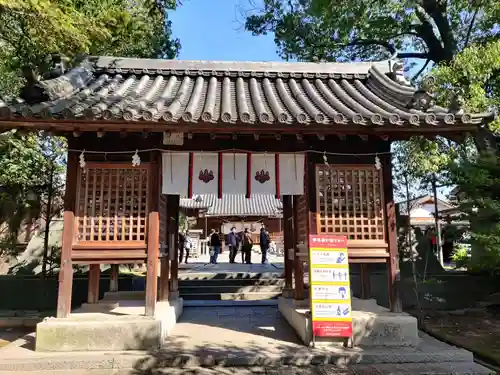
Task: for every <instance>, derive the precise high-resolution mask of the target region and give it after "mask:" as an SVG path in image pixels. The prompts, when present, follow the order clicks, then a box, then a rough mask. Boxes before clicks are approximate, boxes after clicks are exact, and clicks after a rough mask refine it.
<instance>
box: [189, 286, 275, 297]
mask: <svg viewBox="0 0 500 375" xmlns="http://www.w3.org/2000/svg"><path fill="white" fill-rule="evenodd" d="M179 291H180V294H181V296H183V295H185V294H198V293H201V294H207V293H221V294H225V293H252V292H273V293H274V292H276V293H281V292H282V291H283V286H282V285H244V286H242V285H195V286H187V285H183V284H180V285H179Z"/></svg>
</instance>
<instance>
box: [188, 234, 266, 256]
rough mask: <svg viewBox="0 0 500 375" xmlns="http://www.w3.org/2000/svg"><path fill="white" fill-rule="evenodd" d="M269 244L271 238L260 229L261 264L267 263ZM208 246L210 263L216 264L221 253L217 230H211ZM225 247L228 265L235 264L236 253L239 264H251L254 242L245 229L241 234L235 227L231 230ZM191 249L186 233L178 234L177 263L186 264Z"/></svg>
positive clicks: (220, 240) (190, 241)
mask: <svg viewBox="0 0 500 375" xmlns="http://www.w3.org/2000/svg"><path fill="white" fill-rule="evenodd" d="M270 244H271V236H270V235H269V231H268V230H267V229H266V228H265V227H262V228H261V230H260V236H259V245H260V249H261V255H262V259H261V262H262V264H265V263H267V253H268V250H269V246H270ZM208 245H209V249H210V250H209V251H210V263H211V264H217V258H218V256H219V254H220V253H221V248H222V238H221V233H220V232H219V230H218V229H212V230H211V232H210V234H209V236H208ZM226 245H227V246H228V248H229V263H236V255H237V253H238V251H239V252H240V253H241V263H242V264H243V263H246V264H252V248H253V246H254V241H253V239H252V234H251V233H250V231H249V230H248V228H245V230H244V231H243V232H239V233H238V232H236V227H232V228H231V232H230V233H229V234H228V235H227V240H226ZM192 247H193V242H192V240H191V239H190V237H189V235H188V233H187V232H186V234H184V233H182V232H180V233H179V263H182V260H183V259H184V262H185V263H187V262H188V258H189V252H190V250H191V249H192Z"/></svg>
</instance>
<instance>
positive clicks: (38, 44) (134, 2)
mask: <svg viewBox="0 0 500 375" xmlns="http://www.w3.org/2000/svg"><path fill="white" fill-rule="evenodd" d="M175 6H176V1H175V0H163V1H159V0H0V61H1V64H0V73H3V77H0V78H5V79H2V80H0V81H4V82H3V83H2V86H0V90H1V89H3V93H5V92H8V93H11V94H12V93H15V91H16V88H17V86H18V84H19V79H17V82H16V83H17V85H15V84H14V85H13V84H11V83H12V81H16V73H17V74H19V72H20V68H21V67H25V66H26V67H31V68H34V69H38V70H39V71H38V73H41V72H40V70H41V71H43V70H44V67H46V65H47V64H49V63H50V61H47V57H48V56H49V55H50V54H53V53H61V54H63V55H65V56H68V57H73V56H75V55H77V54H83V53H86V54H91V55H114V56H123V57H165V58H173V57H175V56H176V54H177V52H178V50H179V48H180V43H179V41H178V40H177V39H173V38H172V33H171V24H170V22H169V21H168V18H167V13H166V12H167V10H169V9H174V8H175ZM5 81H7V82H5Z"/></svg>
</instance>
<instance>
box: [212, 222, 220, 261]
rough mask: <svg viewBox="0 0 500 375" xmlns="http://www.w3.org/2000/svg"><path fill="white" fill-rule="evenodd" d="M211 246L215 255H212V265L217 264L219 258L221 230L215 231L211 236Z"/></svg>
mask: <svg viewBox="0 0 500 375" xmlns="http://www.w3.org/2000/svg"><path fill="white" fill-rule="evenodd" d="M210 246H211V247H212V251H213V255H212V254H210V263H212V264H217V257H218V256H219V253H220V246H221V239H220V234H219V230H218V229H215V230H214V231H213V233H212V235H211V236H210Z"/></svg>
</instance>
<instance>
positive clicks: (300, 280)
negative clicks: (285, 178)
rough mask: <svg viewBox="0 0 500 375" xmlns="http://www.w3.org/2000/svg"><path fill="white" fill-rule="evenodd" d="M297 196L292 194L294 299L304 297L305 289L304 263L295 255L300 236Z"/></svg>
mask: <svg viewBox="0 0 500 375" xmlns="http://www.w3.org/2000/svg"><path fill="white" fill-rule="evenodd" d="M299 198H300V197H299V196H297V195H294V196H293V234H294V242H295V243H294V245H295V246H294V252H295V256H294V258H293V263H294V264H293V266H294V267H293V269H294V277H295V289H294V295H293V298H294V299H295V300H303V299H304V298H305V291H304V264H303V262H302V259H301V258H300V257H299V256H297V255H296V254H297V252H298V250H299V249H298V248H297V244H298V243H299V240H300V236H299V231H300V225H299V210H300V205H299Z"/></svg>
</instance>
